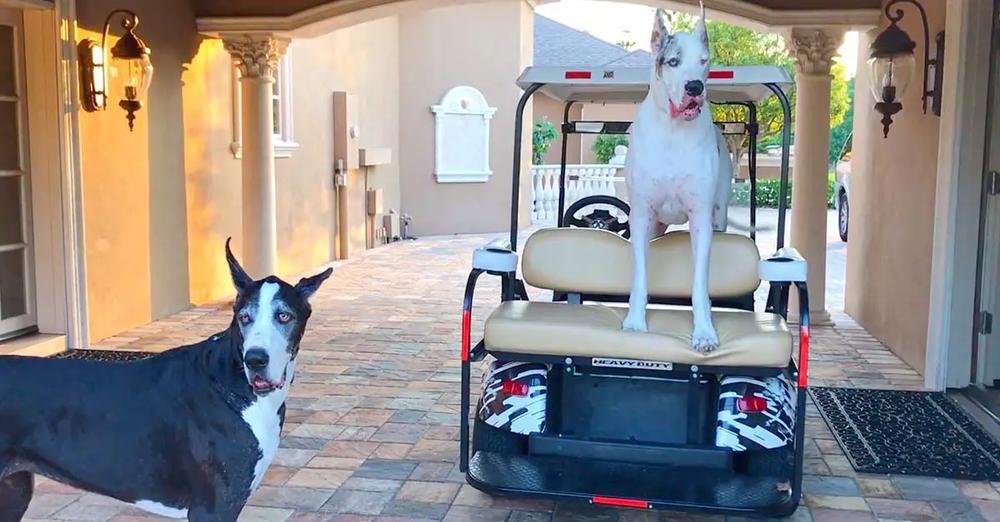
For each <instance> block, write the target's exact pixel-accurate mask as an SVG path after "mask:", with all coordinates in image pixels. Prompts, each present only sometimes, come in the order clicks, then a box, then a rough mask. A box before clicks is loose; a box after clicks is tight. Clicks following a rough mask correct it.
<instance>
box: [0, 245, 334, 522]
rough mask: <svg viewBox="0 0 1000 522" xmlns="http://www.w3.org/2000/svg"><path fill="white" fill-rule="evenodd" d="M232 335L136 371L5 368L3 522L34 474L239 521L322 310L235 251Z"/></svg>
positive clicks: (54, 364)
mask: <svg viewBox="0 0 1000 522" xmlns="http://www.w3.org/2000/svg"><path fill="white" fill-rule="evenodd" d="M226 259H227V261H228V262H229V270H230V273H231V275H232V278H233V283H234V285H235V286H236V291H237V297H236V303H235V305H234V307H233V311H234V316H233V320H232V322H231V323H230V325H229V328H228V329H227V330H226V331H225V332H222V333H220V334H217V335H213V336H212V337H211V338H209V339H206V340H204V341H202V342H200V343H197V344H194V345H191V346H186V347H181V348H177V349H173V350H170V351H167V352H164V353H162V354H160V355H157V356H153V357H151V358H149V359H145V360H142V361H138V362H133V363H127V364H122V363H101V362H93V361H83V360H73V359H41V358H34V357H0V522H17V521H19V520H21V517H22V516H23V515H24V512H25V510H26V509H27V508H28V503H29V502H30V501H31V495H32V490H33V474H34V473H39V474H41V475H44V476H47V477H50V478H52V479H55V480H57V481H59V482H63V483H65V484H69V485H71V486H75V487H77V488H80V489H84V490H87V491H92V492H95V493H99V494H102V495H107V496H110V497H114V498H117V499H119V500H122V501H125V502H129V503H131V504H134V505H136V506H137V507H139V508H142V509H145V510H147V511H150V512H152V513H156V514H158V515H164V516H168V517H171V518H187V519H188V520H189V521H192V522H235V521H236V518H237V516H239V514H240V511H242V510H243V506H244V505H245V504H246V501H247V499H248V498H249V497H250V493H252V492H253V490H254V489H256V488H257V486H258V485H260V481H261V479H262V478H263V476H264V472H265V471H266V470H267V467H268V465H269V464H270V463H271V460H272V459H273V458H274V454H275V452H276V451H277V449H278V439H279V437H280V433H281V424H282V422H283V420H284V414H285V398H286V397H287V395H288V388H289V386H290V385H291V382H292V379H293V377H294V374H295V358H296V355H297V354H298V351H299V341H300V340H301V339H302V334H303V332H304V331H305V327H306V322H307V321H308V319H309V316H310V314H311V313H312V308H311V307H310V305H309V301H308V300H309V298H310V297H311V296H312V295H313V293H315V292H316V290H318V289H319V287H320V285H321V284H322V283H323V281H324V280H326V278H327V277H329V276H330V273H331V272H332V269H327V270H326V271H324V272H322V273H320V274H318V275H315V276H313V277H307V278H303V279H302V280H300V281H299V282H298V284H296V285H295V286H292V285H289V284H288V283H286V282H284V281H282V280H280V279H278V278H277V277H274V276H271V277H267V278H265V279H261V280H257V281H254V280H253V279H251V278H250V276H249V275H247V273H246V272H245V271H244V270H243V268H242V267H240V265H239V263H238V262H237V261H236V259H235V258H234V257H233V255H232V252H230V250H229V242H228V241H227V242H226Z"/></svg>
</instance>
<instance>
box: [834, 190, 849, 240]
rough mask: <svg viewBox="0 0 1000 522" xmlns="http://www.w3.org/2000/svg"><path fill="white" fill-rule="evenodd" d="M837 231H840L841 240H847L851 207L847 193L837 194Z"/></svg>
mask: <svg viewBox="0 0 1000 522" xmlns="http://www.w3.org/2000/svg"><path fill="white" fill-rule="evenodd" d="M837 198H838V202H839V203H840V204H839V205H837V231H838V232H840V240H841V241H844V242H845V243H846V242H847V227H848V225H849V224H850V212H851V207H850V204H849V203H848V202H847V194H845V193H843V192H841V193H840V194H838V195H837Z"/></svg>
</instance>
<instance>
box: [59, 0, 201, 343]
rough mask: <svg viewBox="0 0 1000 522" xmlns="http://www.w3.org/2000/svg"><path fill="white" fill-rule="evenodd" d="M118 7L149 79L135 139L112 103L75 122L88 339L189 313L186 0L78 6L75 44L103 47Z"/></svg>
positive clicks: (91, 1) (189, 25) (83, 1)
mask: <svg viewBox="0 0 1000 522" xmlns="http://www.w3.org/2000/svg"><path fill="white" fill-rule="evenodd" d="M115 8H128V9H132V10H134V11H135V12H136V13H137V14H138V15H139V17H140V21H141V22H142V23H140V25H139V29H138V32H139V34H140V35H141V36H142V37H143V39H144V40H145V41H146V43H147V45H149V47H150V48H152V49H154V51H153V57H154V60H155V66H156V72H155V75H154V77H153V83H152V86H151V87H150V91H149V97H148V101H147V103H146V106H145V107H144V108H143V109H142V110H141V111H140V112H139V113H138V116H137V119H136V127H135V130H134V131H133V132H129V130H128V126H127V124H126V120H125V113H124V111H122V110H121V109H120V108H118V107H117V99H112V100H109V101H110V103H109V107H108V110H107V111H104V112H96V113H86V112H83V113H81V116H80V129H81V156H82V180H83V198H84V204H83V210H84V238H85V245H84V247H85V251H86V254H85V258H86V267H87V299H88V303H89V305H90V317H89V323H90V324H89V328H90V338H91V340H98V339H101V338H104V337H106V336H108V335H111V334H114V333H118V332H120V331H122V330H124V329H127V328H129V327H132V326H136V325H139V324H143V323H146V322H148V321H149V320H151V319H153V318H156V317H161V316H163V315H167V314H170V313H173V312H176V311H178V310H181V309H183V308H185V307H187V306H188V305H189V300H188V295H187V288H188V274H187V262H186V259H187V240H186V224H185V216H184V212H183V209H184V206H185V192H184V129H183V118H182V101H181V71H182V69H183V66H184V64H185V63H186V62H188V61H190V59H191V56H192V55H193V53H194V52H195V49H196V47H197V42H198V35H197V33H196V31H195V27H194V10H193V6H192V5H191V2H189V1H187V0H180V1H177V2H170V3H164V2H154V1H152V0H145V1H136V0H122V1H117V0H116V1H111V0H80V1H78V2H77V14H78V16H79V33H78V34H79V38H81V39H82V38H86V37H91V38H96V39H97V40H98V41H100V32H101V30H102V29H103V23H104V19H105V17H106V16H107V14H108V13H109V12H111V10H112V9H115ZM115 23H116V24H117V20H116V22H115ZM115 29H116V30H115V31H114V32H115V33H117V34H120V32H121V29H120V27H118V26H117V25H116V27H115ZM109 45H110V44H109ZM120 85H121V84H120V80H115V79H112V81H111V88H112V89H115V88H116V87H117V88H118V90H120Z"/></svg>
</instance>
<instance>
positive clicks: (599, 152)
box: [590, 134, 628, 163]
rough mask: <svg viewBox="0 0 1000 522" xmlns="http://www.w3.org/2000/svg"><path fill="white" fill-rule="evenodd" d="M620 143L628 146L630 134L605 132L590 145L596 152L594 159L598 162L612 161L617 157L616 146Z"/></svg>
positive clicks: (592, 150)
mask: <svg viewBox="0 0 1000 522" xmlns="http://www.w3.org/2000/svg"><path fill="white" fill-rule="evenodd" d="M619 145H625V146H628V136H625V135H622V134H603V135H601V136H598V137H597V139H595V140H594V144H593V145H591V146H590V150H591V152H593V153H594V159H596V160H597V162H598V163H608V162H609V161H611V158H613V157H615V147H617V146H619Z"/></svg>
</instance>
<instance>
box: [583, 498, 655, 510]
mask: <svg viewBox="0 0 1000 522" xmlns="http://www.w3.org/2000/svg"><path fill="white" fill-rule="evenodd" d="M590 502H591V503H592V504H601V505H604V506H616V507H630V508H640V509H650V506H649V502H646V501H645V500H633V499H630V498H614V497H592V498H591V499H590Z"/></svg>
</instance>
